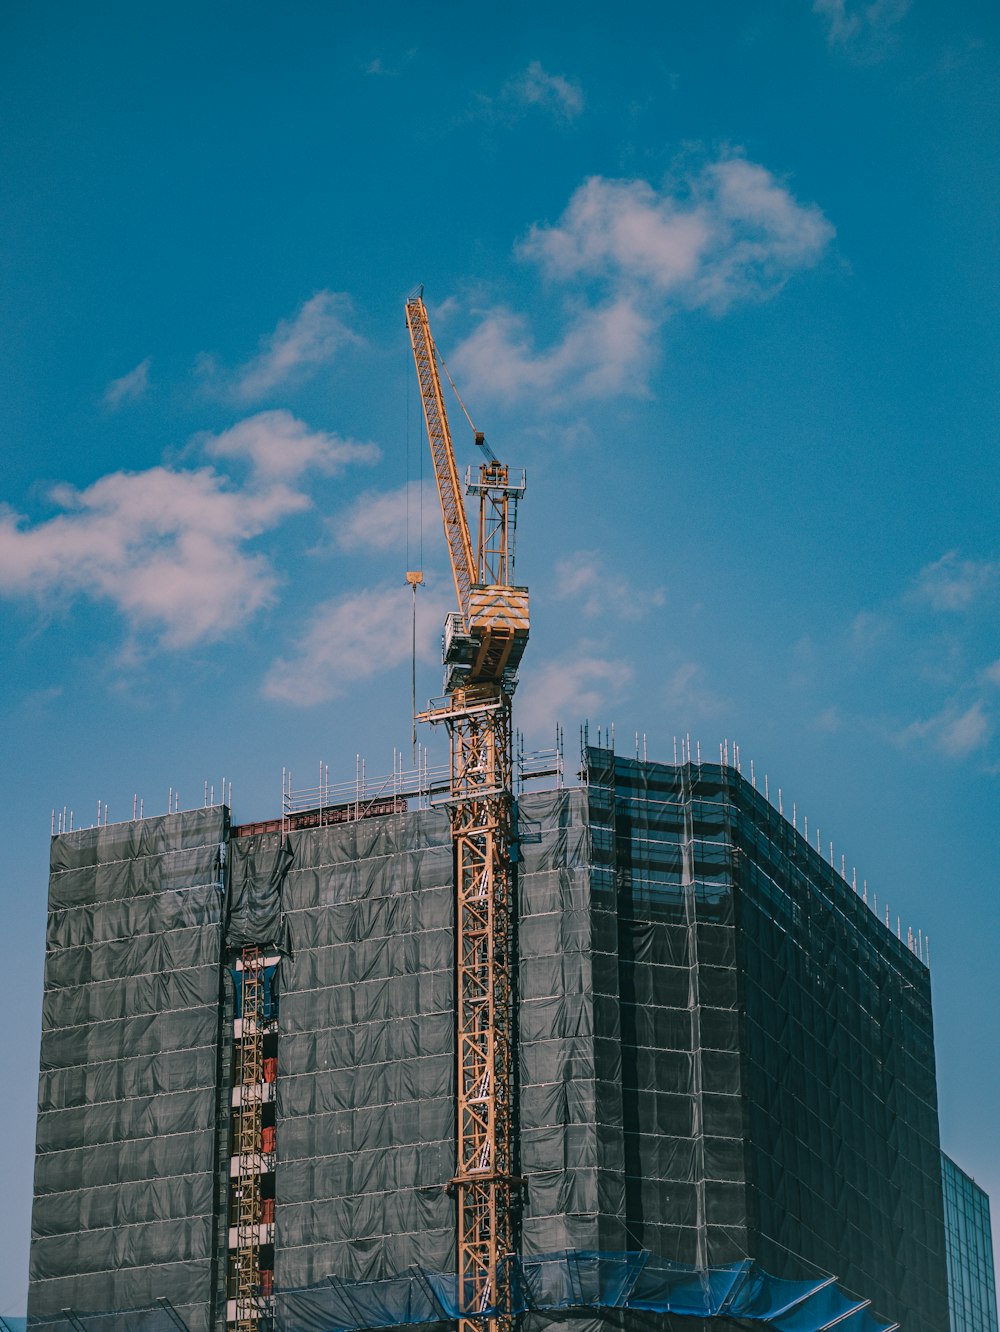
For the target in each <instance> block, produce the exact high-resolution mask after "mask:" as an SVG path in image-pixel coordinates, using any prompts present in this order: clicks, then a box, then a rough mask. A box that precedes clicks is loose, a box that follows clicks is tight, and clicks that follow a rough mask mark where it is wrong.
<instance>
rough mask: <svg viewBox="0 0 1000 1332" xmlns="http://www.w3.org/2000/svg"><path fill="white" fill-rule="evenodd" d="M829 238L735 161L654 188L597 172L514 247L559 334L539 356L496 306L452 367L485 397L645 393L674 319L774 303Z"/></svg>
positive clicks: (778, 190)
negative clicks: (550, 302)
mask: <svg viewBox="0 0 1000 1332" xmlns="http://www.w3.org/2000/svg"><path fill="white" fill-rule="evenodd" d="M833 235H834V230H833V227H832V225H831V224H830V222H829V221H828V220H827V219H826V217H824V215H823V213H822V212H821V211H820V209H819V208H818V207H817V206H816V205H814V204H801V203H799V202H798V201H797V200H796V199H795V198H794V197H793V195H792V194H791V192H790V191H789V189H788V188H787V186H785V185H784V184H783V183H782V182H781V181H779V180H778V179H777V178H776V177H775V176H774V175H773V174H772V173H771V172H770V171H768V170H767V169H766V168H765V167H762V166H759V165H757V164H756V163H753V162H749V161H747V160H746V159H745V158H743V157H739V156H735V155H727V156H724V157H721V158H719V159H718V160H717V161H714V162H711V163H709V164H707V165H706V166H704V167H703V168H702V169H701V170H700V171H699V172H698V173H696V174H695V175H693V176H691V177H689V178H688V179H686V180H684V181H682V182H679V183H674V184H672V185H667V186H664V187H663V188H662V189H659V190H658V189H655V188H654V187H653V186H652V185H650V184H649V183H648V182H647V181H643V180H609V179H607V178H605V177H601V176H594V177H591V178H590V179H589V180H587V181H585V182H584V183H583V184H582V185H581V186H580V187H579V188H578V189H577V190H576V191H575V193H574V194H573V196H572V198H571V199H570V201H569V204H568V205H567V207H566V210H565V212H564V213H563V215H562V217H561V218H560V220H559V221H558V222H557V223H556V224H555V225H553V226H540V225H536V226H534V227H532V229H531V230H530V232H529V233H528V236H527V237H526V238H525V240H524V241H523V242H522V244H521V245H520V246H519V254H520V255H521V257H522V258H524V259H526V260H528V261H530V262H533V263H535V264H536V265H538V267H539V269H540V270H541V272H542V274H543V276H544V277H545V278H546V279H547V280H548V282H549V283H550V285H552V286H553V287H554V288H555V289H556V290H557V292H559V293H560V295H561V297H562V314H563V321H562V322H563V330H562V333H561V335H560V337H559V338H558V339H557V340H556V341H555V343H554V344H553V345H551V346H549V347H548V348H542V349H539V348H538V347H537V346H536V344H535V341H534V339H533V337H532V334H531V332H530V329H529V327H528V324H527V322H526V321H525V319H524V318H523V317H521V316H518V315H515V314H512V313H511V312H510V311H508V310H504V309H502V308H499V309H493V310H490V311H488V312H487V313H486V315H485V317H484V318H483V319H482V320H481V322H480V324H479V326H478V327H477V328H476V330H475V331H474V332H473V333H472V335H471V336H470V337H468V338H467V339H466V340H465V341H464V342H463V343H461V344H460V345H459V347H458V348H457V349H456V351H455V353H454V354H453V356H452V360H453V363H454V364H455V366H456V368H457V369H458V370H459V372H460V373H461V375H462V377H463V379H464V380H465V382H466V383H469V384H470V385H471V386H473V387H474V388H475V390H476V391H477V392H480V393H481V394H483V395H484V396H486V395H490V394H492V395H495V396H500V395H503V396H510V395H511V394H525V393H532V392H534V393H545V394H548V395H552V394H553V393H555V394H556V395H557V396H558V395H559V394H560V392H561V393H563V394H568V393H572V395H573V396H574V397H575V398H580V397H604V396H609V395H611V394H616V393H621V392H641V391H643V389H644V387H645V383H646V378H647V375H648V372H649V369H650V367H651V366H652V365H653V363H654V362H655V360H656V356H657V352H658V345H657V343H658V334H659V331H660V329H661V328H662V326H663V324H664V322H665V321H666V320H667V319H668V318H669V317H670V316H671V314H673V313H674V312H676V311H677V310H678V309H689V310H691V309H705V310H708V311H710V312H712V313H714V314H722V313H724V312H725V311H726V310H727V309H729V307H730V306H732V305H733V304H734V303H736V302H738V301H745V300H761V299H766V298H767V297H770V296H773V295H774V294H775V293H776V292H778V291H779V290H780V289H781V287H782V286H783V285H784V284H785V282H787V280H788V279H789V278H790V277H791V276H792V274H794V273H796V272H799V271H801V270H802V269H805V268H809V267H812V266H813V265H815V264H816V263H818V262H819V260H820V258H821V257H822V255H823V253H824V251H825V250H826V248H827V246H828V245H829V242H830V240H831V239H832V237H833Z"/></svg>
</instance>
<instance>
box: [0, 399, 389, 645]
mask: <svg viewBox="0 0 1000 1332" xmlns="http://www.w3.org/2000/svg"><path fill="white" fill-rule="evenodd" d="M203 442H205V443H206V448H207V451H208V452H209V454H210V456H216V457H223V456H224V457H233V456H238V455H244V456H247V457H249V458H250V460H251V462H252V463H253V464H254V468H253V471H252V473H251V476H250V478H249V480H248V481H247V482H246V484H244V485H242V486H240V485H236V484H234V483H233V482H232V481H231V480H230V479H229V478H228V477H226V476H224V475H222V474H220V473H219V472H218V471H216V470H215V469H213V468H211V467H200V468H190V469H174V468H169V467H153V468H150V469H149V470H147V471H144V472H113V473H110V474H109V475H107V476H104V477H101V478H100V479H99V480H98V481H95V482H94V483H93V485H90V486H88V487H86V488H85V489H83V490H76V489H74V488H73V487H72V486H66V485H62V486H56V487H55V488H54V489H53V490H52V491H51V493H50V498H51V500H52V502H53V503H54V504H56V505H57V506H58V507H59V508H60V509H61V510H62V512H60V513H57V514H56V515H55V516H54V517H52V518H49V519H46V520H45V521H42V522H38V523H35V524H34V525H31V524H29V523H28V522H27V520H25V519H24V518H22V517H20V516H19V515H17V514H15V513H14V512H13V511H12V510H11V509H9V508H6V509H0V595H3V596H8V597H15V596H19V597H27V598H30V599H32V600H34V601H35V602H37V603H38V604H40V605H48V606H60V605H64V604H66V603H67V602H69V601H72V600H73V599H74V598H77V597H86V598H90V599H92V600H102V601H108V602H110V603H111V604H112V605H113V606H114V607H115V608H116V609H117V610H118V611H119V612H120V613H121V614H122V615H123V616H124V618H125V620H126V621H127V623H128V625H129V627H130V629H131V630H132V631H133V632H139V633H144V634H148V635H151V636H152V637H153V638H154V639H156V640H157V641H159V642H160V643H161V644H162V645H163V646H165V647H167V648H184V647H190V646H191V645H193V644H195V643H199V642H211V641H213V640H216V639H219V638H222V637H224V636H225V635H227V634H228V633H230V632H232V631H233V630H235V629H237V628H239V627H240V626H242V625H243V624H245V622H246V621H247V620H248V619H249V618H250V617H251V616H252V615H253V614H254V613H255V612H256V611H258V610H260V609H261V608H262V607H263V606H265V605H267V604H269V603H270V602H271V601H272V600H273V599H274V593H275V589H276V587H277V583H278V579H277V576H276V574H275V572H274V570H273V569H272V567H271V565H270V564H269V563H268V561H267V560H266V559H265V558H264V556H263V555H261V554H259V553H255V552H252V551H250V550H248V549H247V543H249V542H250V541H252V540H253V539H254V538H255V537H258V536H260V535H262V534H263V533H264V532H267V531H270V530H272V529H273V528H275V527H276V526H278V525H279V524H280V523H281V522H282V521H283V520H284V519H286V518H288V517H289V516H290V515H292V514H295V513H298V512H301V511H303V510H305V509H308V508H309V507H310V505H311V500H310V499H309V497H308V495H306V494H305V493H304V492H302V491H301V490H299V489H296V488H295V487H294V486H293V485H292V484H291V483H292V482H294V481H295V480H297V479H298V478H299V477H300V475H301V474H302V472H303V471H304V470H305V469H306V468H307V467H310V466H311V467H319V468H325V469H326V470H330V469H332V468H333V467H340V466H343V465H344V463H345V462H346V461H349V460H350V459H351V458H357V459H359V460H368V458H369V457H370V456H371V455H370V453H369V452H368V450H369V449H370V448H371V446H367V445H366V446H357V448H355V449H353V450H352V449H348V450H347V452H346V453H344V452H343V449H342V446H343V441H339V440H337V439H336V437H335V436H327V435H324V434H323V433H322V432H314V431H310V430H308V428H307V427H306V426H305V425H304V424H303V423H302V422H301V421H297V420H295V418H294V417H291V416H290V415H289V414H288V413H287V412H279V413H262V414H261V416H259V417H253V418H251V419H250V420H249V421H245V422H240V423H239V424H238V425H236V426H234V427H233V429H232V430H231V431H227V432H226V433H225V434H224V435H221V436H217V437H215V438H212V437H208V438H207V441H203Z"/></svg>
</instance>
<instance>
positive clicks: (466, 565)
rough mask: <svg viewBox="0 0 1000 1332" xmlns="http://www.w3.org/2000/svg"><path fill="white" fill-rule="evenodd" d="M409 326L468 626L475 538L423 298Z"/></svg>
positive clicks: (409, 311) (412, 308)
mask: <svg viewBox="0 0 1000 1332" xmlns="http://www.w3.org/2000/svg"><path fill="white" fill-rule="evenodd" d="M406 327H407V328H408V329H409V332H410V345H411V346H412V348H413V361H414V364H415V366H416V368H417V381H418V383H419V385H420V401H421V404H422V406H423V410H424V423H425V425H426V426H427V439H428V441H429V443H430V446H431V458H432V460H433V463H434V477H435V479H436V481H437V488H438V497H439V499H440V501H441V516H442V518H443V519H444V531H445V536H446V538H447V540H448V553H449V555H450V556H451V570H452V575H453V576H454V579H455V593H456V595H457V597H458V606H459V610H460V611H461V612H462V616H463V618H464V619H465V621H466V627H468V614H469V589H470V588H471V586H472V584H473V583H474V582H475V581H476V561H475V557H474V555H473V552H472V538H471V537H470V536H469V522H468V519H467V517H466V514H465V502H464V500H463V499H462V491H461V486H460V484H459V479H458V468H457V466H456V464H455V450H454V449H453V447H452V443H451V428H450V427H449V425H448V413H447V412H446V411H445V406H444V397H443V396H442V392H441V377H440V375H439V374H438V368H437V350H436V348H435V346H434V339H433V337H432V336H431V326H430V323H429V321H428V318H427V309H426V307H425V305H424V302H423V298H422V297H420V296H411V297H410V299H409V300H408V301H407V302H406Z"/></svg>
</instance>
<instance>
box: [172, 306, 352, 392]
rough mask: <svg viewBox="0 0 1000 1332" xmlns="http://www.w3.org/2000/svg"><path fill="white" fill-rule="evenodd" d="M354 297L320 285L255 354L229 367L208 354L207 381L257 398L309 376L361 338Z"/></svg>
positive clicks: (203, 368) (203, 370)
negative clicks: (353, 321) (353, 312)
mask: <svg viewBox="0 0 1000 1332" xmlns="http://www.w3.org/2000/svg"><path fill="white" fill-rule="evenodd" d="M350 315H351V301H350V298H349V297H348V296H346V295H344V294H342V293H338V292H332V291H319V292H317V293H316V295H315V296H312V297H310V299H309V300H308V301H306V302H305V304H304V305H303V306H302V307H301V308H300V309H299V310H298V312H297V313H296V314H295V316H294V317H293V318H292V319H283V320H281V321H280V323H279V324H278V326H277V328H275V330H274V332H273V333H270V334H269V335H268V336H267V337H266V338H263V339H262V343H261V349H260V351H259V352H258V354H257V355H256V356H254V357H253V358H252V359H251V360H249V361H247V362H245V363H244V364H243V365H241V366H238V367H237V368H236V369H235V370H231V371H227V370H225V369H223V368H221V367H220V366H219V365H217V364H216V362H215V360H214V358H213V357H211V356H209V355H207V354H203V355H202V356H201V357H199V360H198V372H199V374H200V375H201V376H202V378H203V379H204V381H205V383H206V385H207V386H208V387H209V388H210V389H211V390H213V391H214V392H218V393H220V394H222V395H223V396H225V397H231V398H234V399H236V400H237V401H239V402H255V401H257V400H258V399H260V398H262V397H264V396H265V395H266V394H268V393H270V392H271V390H272V389H276V388H279V387H281V386H283V385H285V384H288V383H290V382H294V381H296V380H299V379H302V378H304V377H305V376H306V375H307V374H308V373H309V372H310V371H311V370H314V369H315V368H316V367H317V366H319V365H325V364H327V363H328V362H330V361H332V360H333V358H334V357H335V356H336V355H337V353H338V352H339V351H341V350H342V348H344V347H347V346H350V345H351V344H354V343H358V342H360V341H361V339H360V338H359V336H358V334H356V333H355V332H354V331H353V330H352V328H351V327H350V324H349V322H348V320H349V317H350Z"/></svg>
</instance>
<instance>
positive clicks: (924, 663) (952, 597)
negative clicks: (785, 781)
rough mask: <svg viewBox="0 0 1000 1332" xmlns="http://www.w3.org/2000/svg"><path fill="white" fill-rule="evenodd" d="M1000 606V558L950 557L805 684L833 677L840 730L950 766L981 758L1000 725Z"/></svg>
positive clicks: (873, 617)
mask: <svg viewBox="0 0 1000 1332" xmlns="http://www.w3.org/2000/svg"><path fill="white" fill-rule="evenodd" d="M998 606H1000V561H997V560H995V559H970V558H965V557H963V556H961V555H960V554H959V553H958V552H957V551H954V550H952V551H948V552H946V553H945V554H944V555H942V556H941V558H940V559H937V560H933V561H931V562H930V563H928V564H926V565H924V566H923V568H921V569H920V570H919V571H918V573H917V574H916V576H915V577H914V578H912V579H911V580H910V581H909V582H908V583H907V584H906V585H904V587H903V588H902V589H901V590H900V591H899V592H898V593H896V594H895V595H890V596H888V597H886V599H885V600H884V601H883V602H881V603H880V604H878V605H877V606H875V607H874V608H867V609H865V610H863V611H861V612H859V613H858V614H857V615H856V616H855V617H854V619H853V621H852V622H851V623H850V624H849V625H847V626H846V629H845V631H844V632H842V633H840V634H839V635H838V638H837V641H836V643H831V644H830V645H828V647H827V648H826V649H825V650H820V651H818V652H816V653H815V654H814V656H813V660H812V661H811V663H807V664H808V665H809V667H810V669H809V670H808V673H807V675H806V676H802V675H801V674H800V677H799V679H798V681H797V683H798V684H799V685H800V686H801V687H812V686H813V684H814V683H815V678H816V676H817V675H821V676H825V677H826V679H827V681H828V683H829V684H830V685H831V686H832V687H833V688H834V689H835V690H837V691H838V692H839V693H840V694H841V696H842V697H841V698H840V699H839V700H838V702H837V703H833V702H832V701H831V700H830V699H823V700H822V701H821V703H820V708H821V716H829V717H831V718H835V719H836V724H837V726H838V727H844V728H846V727H848V726H850V727H853V728H861V729H862V730H864V731H865V732H867V733H868V734H877V735H880V736H882V737H883V738H884V739H888V740H890V741H892V742H893V743H896V744H900V745H906V746H924V747H926V748H928V749H930V750H933V751H935V752H936V753H937V754H939V755H941V756H942V757H944V758H947V759H952V760H960V759H966V758H970V757H973V756H979V755H981V753H982V751H983V750H985V749H986V747H987V746H988V745H989V743H990V741H991V740H992V738H993V737H994V735H995V734H996V732H997V728H998V725H1000V699H998V696H997V689H998V687H1000V660H998V659H997V643H998V639H997V624H998V616H997V610H998ZM845 647H846V648H847V649H848V650H847V651H846V652H845V651H844V648H845ZM844 666H846V667H847V670H846V671H843V667H844ZM873 700H878V701H877V702H873ZM824 709H825V711H824Z"/></svg>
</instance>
